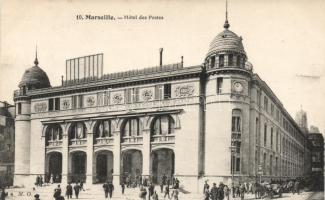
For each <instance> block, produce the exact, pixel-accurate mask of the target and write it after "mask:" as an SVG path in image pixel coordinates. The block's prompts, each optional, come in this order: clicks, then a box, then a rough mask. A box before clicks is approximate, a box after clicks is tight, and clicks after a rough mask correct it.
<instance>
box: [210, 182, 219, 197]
mask: <svg viewBox="0 0 325 200" xmlns="http://www.w3.org/2000/svg"><path fill="white" fill-rule="evenodd" d="M210 198H211V200H218V187H217V184H216V183H213V186H212V188H211V190H210Z"/></svg>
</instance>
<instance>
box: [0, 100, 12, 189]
mask: <svg viewBox="0 0 325 200" xmlns="http://www.w3.org/2000/svg"><path fill="white" fill-rule="evenodd" d="M14 120H15V106H13V105H10V104H8V103H7V102H2V101H1V102H0V187H1V186H9V185H12V184H13V177H14V160H15V157H14V151H15V121H14Z"/></svg>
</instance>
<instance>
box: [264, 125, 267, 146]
mask: <svg viewBox="0 0 325 200" xmlns="http://www.w3.org/2000/svg"><path fill="white" fill-rule="evenodd" d="M266 134H267V125H266V124H264V146H266Z"/></svg>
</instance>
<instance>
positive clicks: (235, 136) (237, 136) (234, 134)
mask: <svg viewBox="0 0 325 200" xmlns="http://www.w3.org/2000/svg"><path fill="white" fill-rule="evenodd" d="M231 139H232V140H241V132H232V134H231Z"/></svg>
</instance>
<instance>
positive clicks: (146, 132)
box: [142, 129, 150, 178]
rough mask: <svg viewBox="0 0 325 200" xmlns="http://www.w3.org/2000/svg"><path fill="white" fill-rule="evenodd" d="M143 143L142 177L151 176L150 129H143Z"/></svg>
mask: <svg viewBox="0 0 325 200" xmlns="http://www.w3.org/2000/svg"><path fill="white" fill-rule="evenodd" d="M142 133H143V144H142V159H143V163H142V177H143V178H149V176H150V129H143V132H142Z"/></svg>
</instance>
